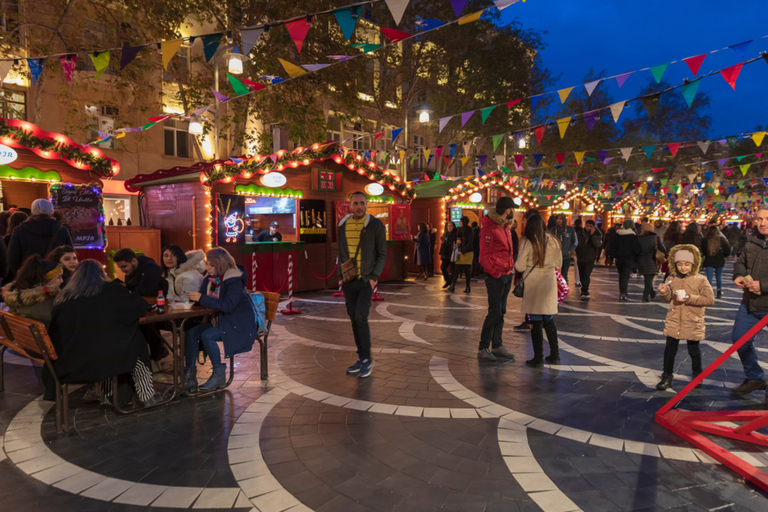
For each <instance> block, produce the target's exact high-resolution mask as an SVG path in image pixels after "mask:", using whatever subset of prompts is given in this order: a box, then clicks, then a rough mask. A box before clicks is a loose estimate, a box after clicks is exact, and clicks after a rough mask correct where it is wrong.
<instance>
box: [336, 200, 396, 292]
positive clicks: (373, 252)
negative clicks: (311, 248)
mask: <svg viewBox="0 0 768 512" xmlns="http://www.w3.org/2000/svg"><path fill="white" fill-rule="evenodd" d="M350 217H352V214H351V213H350V214H349V215H347V216H345V217H344V218H342V219H341V220H340V221H339V229H338V233H337V234H338V237H337V240H338V244H337V245H338V251H339V277H341V264H342V263H344V262H345V261H347V260H349V259H350V258H352V257H354V256H355V255H354V254H351V255H350V254H349V247H348V246H347V229H346V226H345V225H344V224H345V222H347V219H349V218H350ZM363 226H364V227H363V229H367V231H366V232H365V236H364V237H363V239H362V240H361V241H360V243H361V244H362V246H361V247H360V261H359V262H358V263H359V265H360V269H361V272H360V274H361V275H360V277H361V278H362V279H365V280H366V281H369V280H371V279H373V280H374V281H378V280H379V276H380V275H381V273H382V272H383V271H384V265H385V264H386V263H387V235H386V231H385V229H384V224H382V223H381V221H380V220H379V219H377V218H376V217H374V216H373V215H371V214H370V213H366V214H365V224H364V225H363Z"/></svg>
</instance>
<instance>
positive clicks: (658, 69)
mask: <svg viewBox="0 0 768 512" xmlns="http://www.w3.org/2000/svg"><path fill="white" fill-rule="evenodd" d="M667 66H669V64H662V65H660V66H654V67H652V68H651V74H652V75H653V79H654V80H656V83H659V82H661V79H662V77H664V72H665V71H666V70H667Z"/></svg>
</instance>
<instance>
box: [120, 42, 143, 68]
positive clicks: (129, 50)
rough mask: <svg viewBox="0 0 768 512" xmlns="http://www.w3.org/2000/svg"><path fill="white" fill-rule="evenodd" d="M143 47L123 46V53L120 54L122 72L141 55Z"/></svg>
mask: <svg viewBox="0 0 768 512" xmlns="http://www.w3.org/2000/svg"><path fill="white" fill-rule="evenodd" d="M142 48H144V47H143V46H123V49H122V50H123V51H122V52H121V54H120V71H122V70H124V69H125V68H126V66H128V64H130V63H131V62H133V59H135V58H136V56H137V55H138V54H139V52H140V51H141V49H142Z"/></svg>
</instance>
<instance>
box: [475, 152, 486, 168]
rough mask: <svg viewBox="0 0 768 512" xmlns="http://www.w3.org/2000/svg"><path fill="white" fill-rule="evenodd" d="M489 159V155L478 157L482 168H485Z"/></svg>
mask: <svg viewBox="0 0 768 512" xmlns="http://www.w3.org/2000/svg"><path fill="white" fill-rule="evenodd" d="M487 159H488V155H480V156H478V157H477V160H478V161H479V162H480V167H481V168H483V167H485V161H486V160H487Z"/></svg>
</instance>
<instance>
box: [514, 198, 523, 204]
mask: <svg viewBox="0 0 768 512" xmlns="http://www.w3.org/2000/svg"><path fill="white" fill-rule="evenodd" d="M512 201H514V203H515V204H516V205H517V206H520V205H521V204H523V200H522V199H520V198H519V197H516V198H514V199H513V200H512Z"/></svg>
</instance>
